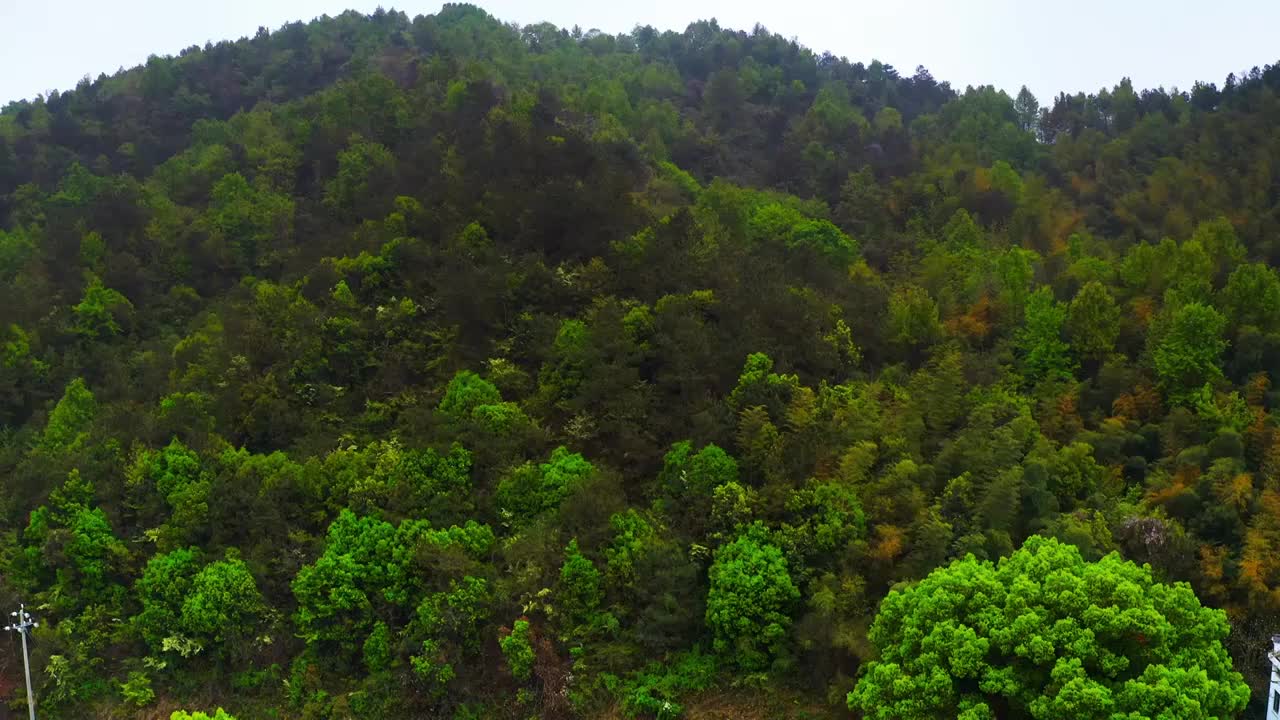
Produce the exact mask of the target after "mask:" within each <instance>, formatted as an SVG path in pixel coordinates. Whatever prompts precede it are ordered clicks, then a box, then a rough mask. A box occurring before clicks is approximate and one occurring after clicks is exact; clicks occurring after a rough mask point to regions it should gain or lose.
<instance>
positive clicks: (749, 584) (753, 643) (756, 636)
mask: <svg viewBox="0 0 1280 720" xmlns="http://www.w3.org/2000/svg"><path fill="white" fill-rule="evenodd" d="M765 536H766V533H765V531H764V528H763V527H762V526H759V525H757V526H754V527H753V528H752V529H750V530H748V531H747V532H746V533H744V534H742V535H741V536H739V537H738V538H737V539H736V540H734V541H733V542H731V543H729V544H727V545H725V546H724V547H722V548H720V549H719V550H717V551H716V554H715V562H713V563H712V565H711V569H710V571H709V573H708V577H709V578H710V581H711V588H710V591H709V592H708V594H707V614H706V620H707V627H709V628H710V629H711V632H712V634H713V635H714V638H715V648H716V650H717V651H718V652H722V653H725V654H726V655H727V656H731V657H734V658H736V660H737V662H738V664H739V665H741V666H742V667H743V668H745V669H749V670H758V669H763V668H764V667H766V666H767V665H768V663H769V660H770V659H771V658H776V657H778V656H779V655H781V654H782V652H783V650H784V649H785V645H786V639H787V629H788V628H789V627H790V625H791V616H790V612H791V610H792V606H793V605H794V604H795V602H796V601H797V600H798V599H799V598H800V591H799V590H798V589H796V586H795V585H794V584H792V582H791V574H790V573H789V572H788V568H787V559H786V558H785V557H784V556H783V554H782V551H781V550H779V549H778V548H777V546H775V545H771V544H769V543H768V542H767V541H766V540H765V539H764V538H765Z"/></svg>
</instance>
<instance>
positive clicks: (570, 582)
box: [558, 539, 604, 623]
mask: <svg viewBox="0 0 1280 720" xmlns="http://www.w3.org/2000/svg"><path fill="white" fill-rule="evenodd" d="M601 580H602V576H601V574H600V571H599V570H598V569H596V566H595V563H593V562H591V560H590V559H589V558H587V557H586V556H585V555H583V554H582V552H581V551H580V550H578V541H577V539H574V540H570V541H569V545H568V546H567V547H565V549H564V564H562V565H561V566H560V590H559V593H558V597H559V599H560V606H561V609H562V610H563V611H564V613H565V614H566V615H567V616H568V617H569V620H570V622H574V623H587V622H590V620H591V617H592V615H594V614H595V612H596V610H597V609H598V608H599V607H600V601H601V600H603V599H604V592H603V586H602V583H601Z"/></svg>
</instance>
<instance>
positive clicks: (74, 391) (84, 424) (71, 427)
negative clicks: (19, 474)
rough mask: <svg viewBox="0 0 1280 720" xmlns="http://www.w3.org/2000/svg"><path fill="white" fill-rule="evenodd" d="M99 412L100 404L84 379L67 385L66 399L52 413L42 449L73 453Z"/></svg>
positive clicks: (63, 398)
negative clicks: (71, 450)
mask: <svg viewBox="0 0 1280 720" xmlns="http://www.w3.org/2000/svg"><path fill="white" fill-rule="evenodd" d="M97 412H98V403H97V400H96V399H95V398H94V396H93V393H92V392H90V390H89V387H88V386H87V385H85V382H84V379H83V378H76V379H74V380H72V381H71V382H69V383H67V387H66V388H65V389H64V390H63V391H62V399H61V400H59V401H58V404H57V405H55V406H54V407H53V412H51V413H49V421H48V423H46V424H45V427H44V434H43V435H42V436H41V437H40V446H41V447H43V448H46V449H49V450H69V449H72V448H74V447H75V446H77V445H79V444H80V443H81V442H83V440H84V438H85V436H86V435H85V434H86V433H87V431H88V430H89V425H90V424H91V423H92V422H93V419H94V417H95V416H96V415H97Z"/></svg>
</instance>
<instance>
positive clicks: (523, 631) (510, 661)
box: [498, 618, 533, 680]
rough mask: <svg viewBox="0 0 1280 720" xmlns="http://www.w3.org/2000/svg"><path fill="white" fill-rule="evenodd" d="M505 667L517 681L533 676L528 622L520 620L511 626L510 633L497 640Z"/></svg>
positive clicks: (530, 634) (531, 645)
mask: <svg viewBox="0 0 1280 720" xmlns="http://www.w3.org/2000/svg"><path fill="white" fill-rule="evenodd" d="M498 645H499V646H500V647H501V649H502V655H503V657H505V658H506V659H507V667H508V668H510V670H511V674H512V675H514V676H515V677H516V679H517V680H528V679H529V677H530V676H531V675H532V674H533V642H532V633H531V631H530V629H529V621H528V620H525V619H523V618H521V619H520V620H516V621H515V623H514V624H513V625H512V626H511V632H509V633H507V634H506V635H504V636H502V637H500V638H499V639H498Z"/></svg>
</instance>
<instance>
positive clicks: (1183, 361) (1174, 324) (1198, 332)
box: [1151, 303, 1227, 402]
mask: <svg viewBox="0 0 1280 720" xmlns="http://www.w3.org/2000/svg"><path fill="white" fill-rule="evenodd" d="M1226 324H1227V319H1226V318H1225V317H1223V316H1222V314H1221V313H1219V312H1218V311H1217V310H1215V309H1213V308H1212V307H1210V306H1208V305H1202V304H1200V303H1188V304H1186V305H1183V306H1182V307H1179V308H1177V309H1175V310H1174V311H1173V315H1172V317H1170V318H1169V319H1168V320H1167V327H1164V328H1162V329H1161V330H1162V332H1160V333H1159V338H1160V339H1159V340H1158V341H1157V344H1156V346H1155V348H1154V349H1153V351H1152V353H1151V358H1152V362H1153V363H1154V364H1155V369H1156V376H1157V377H1158V378H1159V380H1160V385H1161V387H1163V388H1164V390H1165V392H1167V393H1168V394H1169V397H1170V398H1171V399H1173V400H1174V401H1175V402H1185V401H1187V400H1189V399H1190V398H1192V397H1193V396H1194V395H1195V394H1196V393H1197V392H1198V391H1199V390H1200V388H1201V387H1203V386H1204V384H1205V383H1206V382H1212V381H1214V380H1217V379H1218V378H1220V377H1222V367H1221V358H1222V352H1223V350H1226V348H1227V343H1226V341H1225V340H1223V339H1222V332H1223V330H1224V329H1225V328H1226Z"/></svg>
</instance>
